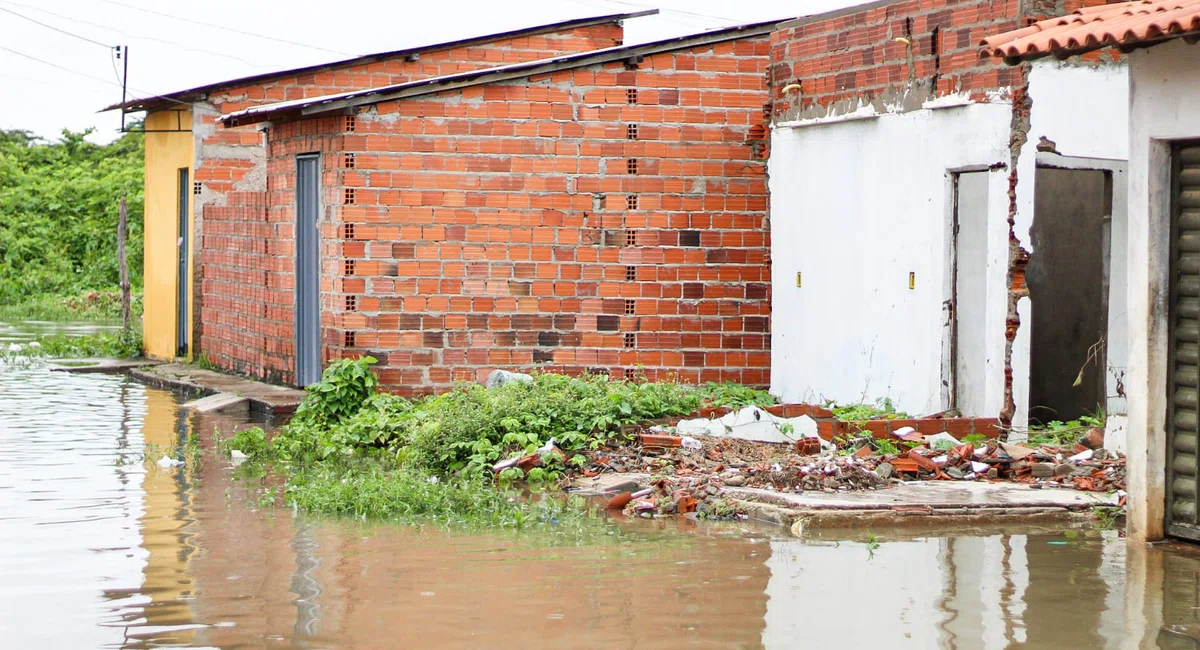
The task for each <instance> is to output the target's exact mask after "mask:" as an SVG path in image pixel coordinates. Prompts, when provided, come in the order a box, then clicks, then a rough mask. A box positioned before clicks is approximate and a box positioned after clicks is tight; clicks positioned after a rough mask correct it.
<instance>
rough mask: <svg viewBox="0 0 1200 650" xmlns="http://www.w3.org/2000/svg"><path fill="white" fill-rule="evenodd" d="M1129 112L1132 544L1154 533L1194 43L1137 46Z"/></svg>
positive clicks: (1199, 89)
mask: <svg viewBox="0 0 1200 650" xmlns="http://www.w3.org/2000/svg"><path fill="white" fill-rule="evenodd" d="M1129 61H1130V75H1129V76H1130V91H1131V92H1130V111H1129V124H1130V134H1129V197H1130V202H1129V284H1128V288H1129V291H1128V299H1129V373H1128V375H1127V377H1128V381H1126V383H1125V388H1126V393H1127V395H1128V401H1129V420H1128V423H1127V435H1128V450H1129V455H1128V463H1129V465H1128V468H1129V477H1128V485H1129V506H1128V510H1129V523H1128V528H1127V530H1128V533H1129V539H1130V541H1131V542H1144V541H1150V540H1155V539H1160V538H1162V536H1163V517H1164V514H1165V513H1164V505H1165V488H1166V485H1165V483H1166V417H1165V416H1166V412H1167V325H1168V323H1167V308H1168V303H1167V300H1168V290H1169V288H1170V283H1169V269H1170V236H1169V235H1170V223H1171V211H1170V187H1171V179H1170V145H1169V143H1170V141H1171V140H1181V139H1190V138H1200V111H1197V110H1196V106H1197V105H1198V102H1200V47H1197V46H1194V45H1187V44H1186V43H1184V42H1183V41H1180V40H1174V41H1170V42H1167V43H1164V44H1162V45H1156V46H1154V47H1151V48H1148V49H1145V50H1136V51H1134V52H1133V53H1132V54H1131V55H1130V56H1129Z"/></svg>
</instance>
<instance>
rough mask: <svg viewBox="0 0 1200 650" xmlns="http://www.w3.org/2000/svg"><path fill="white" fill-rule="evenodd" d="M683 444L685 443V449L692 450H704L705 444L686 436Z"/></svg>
mask: <svg viewBox="0 0 1200 650" xmlns="http://www.w3.org/2000/svg"><path fill="white" fill-rule="evenodd" d="M682 442H683V448H684V449H692V450H699V449H704V443H702V442H700V441H699V440H696V439H695V438H693V437H691V436H684V437H683V438H682Z"/></svg>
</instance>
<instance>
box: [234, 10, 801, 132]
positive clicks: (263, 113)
mask: <svg viewBox="0 0 1200 650" xmlns="http://www.w3.org/2000/svg"><path fill="white" fill-rule="evenodd" d="M785 20H792V19H791V18H783V19H780V20H771V21H767V22H761V23H751V24H748V25H737V26H735V27H726V28H722V29H716V30H711V31H707V32H701V33H699V34H691V35H688V36H679V37H676V38H670V39H666V40H662V41H655V42H653V43H642V44H640V45H625V46H621V47H609V48H605V49H602V50H595V51H592V52H579V53H576V54H567V55H564V56H558V57H554V58H550V59H541V60H539V61H527V62H524V63H513V64H510V65H503V66H498V67H495V68H484V69H482V70H471V71H469V72H458V73H455V74H449V75H443V76H441V77H431V78H429V79H420V80H417V81H410V82H408V83H402V84H396V85H392V86H383V87H380V88H371V89H368V90H355V91H352V92H346V93H338V94H336V95H325V96H323V97H309V98H305V99H296V100H291V101H286V102H278V103H275V104H264V105H261V106H251V107H250V108H247V109H244V110H240V111H235V112H233V113H227V114H225V115H222V116H221V117H219V118H217V121H218V122H221V123H222V124H224V125H225V126H241V125H244V124H255V123H258V122H265V121H267V120H270V119H274V118H276V117H278V116H281V115H285V114H287V115H291V116H293V117H309V116H313V115H324V114H329V113H336V112H339V111H344V110H346V109H348V108H352V107H355V106H364V105H368V104H378V103H380V102H387V101H392V100H395V99H403V98H405V97H417V96H420V95H429V94H432V93H436V92H441V91H444V90H454V89H458V88H466V87H470V86H478V85H480V84H485V83H492V82H497V81H504V80H507V79H521V78H524V77H529V76H532V75H536V74H543V73H547V72H554V71H558V70H570V69H573V68H579V67H583V66H586V65H594V64H597V63H608V62H612V61H624V60H630V59H634V60H636V59H637V58H638V57H642V56H648V55H651V54H658V53H661V52H671V51H675V50H682V49H686V48H689V47H696V46H699V45H704V44H708V43H722V42H725V41H731V40H736V39H739V38H747V37H751V36H761V35H763V34H770V33H771V32H772V31H774V30H775V27H776V25H778V24H779V23H780V22H783V21H785Z"/></svg>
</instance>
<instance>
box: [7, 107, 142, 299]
mask: <svg viewBox="0 0 1200 650" xmlns="http://www.w3.org/2000/svg"><path fill="white" fill-rule="evenodd" d="M89 133H90V132H88V131H85V132H82V133H73V132H70V131H66V130H64V131H63V134H62V137H61V138H60V139H59V140H58V141H57V142H46V141H43V140H41V139H39V138H36V137H34V136H33V135H32V134H30V133H29V132H28V131H4V130H0V305H3V304H14V303H19V302H23V301H26V300H29V299H32V298H37V297H41V296H46V295H64V296H65V295H74V294H78V293H81V292H85V291H96V290H113V289H116V288H117V286H118V282H119V272H118V268H117V254H116V251H117V243H116V241H117V209H118V204H119V203H120V199H121V197H122V196H124V197H126V199H127V202H128V211H129V241H128V257H129V267H130V276H131V282H132V284H133V287H134V291H139V290H140V288H141V286H142V215H143V190H142V188H143V182H142V157H143V149H144V147H143V140H142V134H141V133H126V134H124V135H123V136H121V138H120V139H118V140H116V141H115V142H113V143H111V144H107V145H98V144H93V143H91V142H88V141H86V140H85V138H86V137H87V136H88V134H89Z"/></svg>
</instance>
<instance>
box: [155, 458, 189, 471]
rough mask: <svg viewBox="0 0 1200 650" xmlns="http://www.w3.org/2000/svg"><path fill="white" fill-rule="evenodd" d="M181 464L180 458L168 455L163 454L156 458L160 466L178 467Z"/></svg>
mask: <svg viewBox="0 0 1200 650" xmlns="http://www.w3.org/2000/svg"><path fill="white" fill-rule="evenodd" d="M182 464H183V461H182V460H175V459H174V458H171V457H170V456H163V457H162V458H159V459H158V466H159V467H162V468H167V467H179V466H180V465H182Z"/></svg>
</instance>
